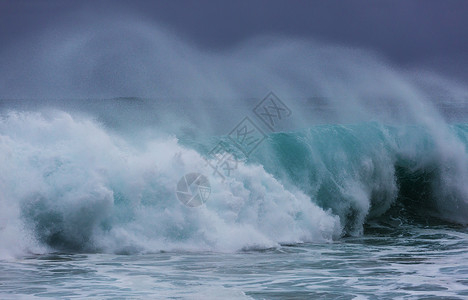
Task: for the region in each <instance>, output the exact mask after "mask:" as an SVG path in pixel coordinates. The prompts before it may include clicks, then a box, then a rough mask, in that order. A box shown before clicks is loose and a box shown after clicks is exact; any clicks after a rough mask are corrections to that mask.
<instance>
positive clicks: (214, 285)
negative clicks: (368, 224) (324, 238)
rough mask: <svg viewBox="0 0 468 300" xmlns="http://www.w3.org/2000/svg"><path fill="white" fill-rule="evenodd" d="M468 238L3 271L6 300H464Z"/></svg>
mask: <svg viewBox="0 0 468 300" xmlns="http://www.w3.org/2000/svg"><path fill="white" fill-rule="evenodd" d="M467 247H468V230H466V229H461V228H456V227H453V226H447V225H445V226H444V225H438V226H404V228H398V229H392V230H389V229H384V228H379V229H373V232H372V233H369V234H365V235H364V236H362V237H358V238H344V239H341V240H340V241H337V242H332V243H328V244H311V243H306V244H297V245H285V246H281V247H277V248H272V249H264V250H251V251H240V252H236V253H214V252H162V253H154V254H139V255H111V254H78V253H49V254H45V255H36V256H28V257H24V258H22V259H20V260H16V261H2V262H1V263H0V274H1V280H0V281H1V286H0V292H1V298H2V299H44V298H46V299H47V298H65V299H67V298H81V299H83V298H89V299H103V298H106V299H111V298H112V299H124V298H130V299H131V298H146V299H148V298H152V299H159V298H166V299H466V297H468V279H467V278H468V253H467V251H466V249H467Z"/></svg>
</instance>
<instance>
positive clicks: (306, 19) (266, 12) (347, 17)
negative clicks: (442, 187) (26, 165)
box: [0, 0, 468, 79]
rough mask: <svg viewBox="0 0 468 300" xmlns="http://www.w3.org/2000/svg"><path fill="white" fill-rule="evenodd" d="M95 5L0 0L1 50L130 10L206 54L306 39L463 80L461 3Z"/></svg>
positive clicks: (465, 29)
mask: <svg viewBox="0 0 468 300" xmlns="http://www.w3.org/2000/svg"><path fill="white" fill-rule="evenodd" d="M95 2H98V4H96V3H95ZM95 2H91V1H60V0H43V1H41V0H11V1H10V0H0V47H3V46H7V45H9V44H10V43H13V42H14V41H15V39H17V38H23V39H24V38H27V37H28V36H29V35H33V34H35V33H36V32H37V31H40V30H41V29H42V28H46V27H47V26H48V25H49V24H52V23H53V22H55V21H56V20H57V19H60V18H63V16H67V15H69V14H70V13H73V12H74V11H80V12H85V13H86V11H93V12H94V13H96V12H97V13H99V14H103V15H105V14H107V13H110V12H121V13H122V12H123V13H126V12H132V13H136V14H137V15H138V14H141V15H142V16H144V17H146V18H150V19H153V20H155V21H157V22H160V23H163V24H165V25H166V26H168V27H170V28H172V29H174V30H175V31H177V32H179V33H180V34H181V35H183V36H184V37H185V38H188V39H191V40H192V41H193V42H194V43H196V44H198V46H199V47H202V48H207V49H213V48H215V49H222V48H227V47H231V46H233V45H236V43H239V42H241V41H243V40H245V39H247V38H252V37H254V36H256V35H261V34H282V35H287V36H294V37H312V38H318V39H321V40H325V41H330V42H333V43H339V44H345V45H351V46H358V47H364V48H368V49H372V50H376V51H378V52H379V53H381V54H382V55H384V56H385V57H387V58H388V59H389V60H391V61H393V62H395V63H398V64H402V65H414V64H426V65H433V66H439V67H441V66H443V67H442V68H443V69H447V70H449V71H450V72H452V73H454V74H457V75H459V76H462V77H464V79H466V78H467V76H468V72H467V67H468V1H464V0H440V1H434V0H421V1H406V0H405V1H383V0H380V1H374V0H372V1H371V0H360V1H335V0H331V1H330V0H328V1H291V0H289V1H279V0H272V1H266V0H238V1H207V0H198V1H141V0H140V1H95Z"/></svg>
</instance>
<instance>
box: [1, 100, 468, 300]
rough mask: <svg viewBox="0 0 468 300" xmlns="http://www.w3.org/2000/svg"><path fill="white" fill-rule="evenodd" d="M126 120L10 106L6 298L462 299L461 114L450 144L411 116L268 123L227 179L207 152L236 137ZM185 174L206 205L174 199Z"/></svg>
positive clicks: (466, 236)
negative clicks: (143, 127) (140, 130)
mask: <svg viewBox="0 0 468 300" xmlns="http://www.w3.org/2000/svg"><path fill="white" fill-rule="evenodd" d="M106 105H107V104H106ZM128 105H130V106H133V105H134V104H128ZM8 107H10V108H11V107H13V108H14V107H15V105H11V104H10V105H8ZM78 115H79V114H78ZM121 130H122V129H121V128H120V127H119V126H115V127H109V126H106V125H105V123H103V122H101V121H98V119H96V118H88V117H85V116H83V115H79V116H75V115H73V114H70V113H67V112H64V111H57V110H53V111H46V112H44V111H29V112H26V111H19V110H18V109H16V108H14V109H13V110H12V109H10V110H8V112H6V113H5V114H4V115H3V116H2V119H1V123H0V132H1V139H0V141H1V144H0V149H1V150H0V151H1V153H2V156H1V157H2V161H1V164H2V171H3V172H2V174H1V181H0V182H1V184H2V190H1V191H2V210H1V214H2V218H1V221H2V223H1V235H2V239H1V241H2V243H1V246H2V248H1V250H2V252H1V253H2V260H1V262H0V270H1V271H0V274H1V281H0V282H1V285H0V294H1V297H2V299H17V298H20V299H21V298H23V299H32V298H36V297H37V298H84V297H86V298H96V299H102V298H148V297H150V298H168V299H219V298H228V299H308V298H310V299H315V298H318V299H321V298H322V299H329V298H332V299H333V298H335V299H375V298H379V299H395V298H400V299H423V298H428V299H432V298H444V299H464V298H466V297H467V296H468V281H467V279H466V278H468V277H467V276H468V263H467V262H468V259H467V258H468V254H467V251H466V249H467V246H468V229H467V227H466V225H465V224H466V221H467V216H468V214H467V208H468V205H467V202H466V200H465V199H466V198H465V197H466V196H465V195H466V194H465V191H466V190H465V184H464V183H465V178H466V177H465V176H466V174H467V173H466V172H468V169H467V168H466V163H465V161H464V159H465V155H466V142H467V141H468V126H467V125H465V124H463V123H457V124H453V125H448V127H447V132H446V133H447V135H443V137H444V138H447V140H445V142H444V143H443V144H440V143H439V142H438V140H437V139H438V138H440V137H439V136H438V135H434V133H432V132H431V131H429V130H428V128H427V127H424V126H421V125H414V124H412V125H383V124H380V123H378V122H367V123H360V124H348V125H343V124H341V125H340V124H335V125H333V124H323V125H315V126H312V127H310V128H307V129H302V130H299V131H295V132H276V133H271V134H269V135H268V136H267V138H266V139H265V141H264V142H263V143H262V144H261V145H260V146H259V147H258V149H256V150H255V152H253V153H252V154H251V155H250V156H249V157H248V158H246V157H244V158H243V160H239V162H238V165H237V167H236V169H233V170H232V171H231V174H229V176H228V174H225V175H226V176H225V178H224V180H223V179H222V178H220V177H219V176H216V175H217V174H216V173H215V172H213V169H212V168H211V167H210V164H209V163H208V162H210V161H211V162H212V161H213V159H212V158H210V156H209V152H210V149H211V147H213V145H216V143H217V142H218V141H226V143H227V141H228V140H229V138H228V136H227V135H226V136H219V137H216V138H209V139H206V140H199V141H198V142H196V141H195V140H194V139H193V138H189V137H188V136H187V135H182V137H180V138H177V137H176V136H172V137H169V138H151V139H150V140H149V141H148V143H145V144H143V145H141V146H138V147H137V146H133V145H132V144H129V143H130V142H132V138H131V137H129V136H125V135H124V134H122V133H121V134H119V132H120V131H121ZM448 142H451V143H452V144H447V143H448ZM447 145H449V148H447ZM454 145H462V147H460V148H456V147H455V148H454ZM235 149H236V148H235V147H233V149H231V151H233V152H235V151H236V150H235ZM447 149H448V150H447ZM454 149H456V150H457V151H461V152H459V153H457V155H446V154H447V153H446V152H444V151H448V153H451V154H453V151H454ZM237 152H238V153H237V154H238V156H239V157H241V156H242V153H241V151H237ZM460 158H462V159H463V160H462V161H460ZM84 166H86V167H84ZM189 171H199V172H201V173H203V174H205V175H206V177H207V178H208V180H209V182H210V186H211V193H210V196H209V198H208V200H207V201H206V203H204V204H203V205H201V206H198V207H188V206H186V205H184V204H183V203H182V202H180V201H179V200H178V199H177V193H176V187H177V183H178V180H180V177H181V176H183V174H186V173H188V172H189Z"/></svg>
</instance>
